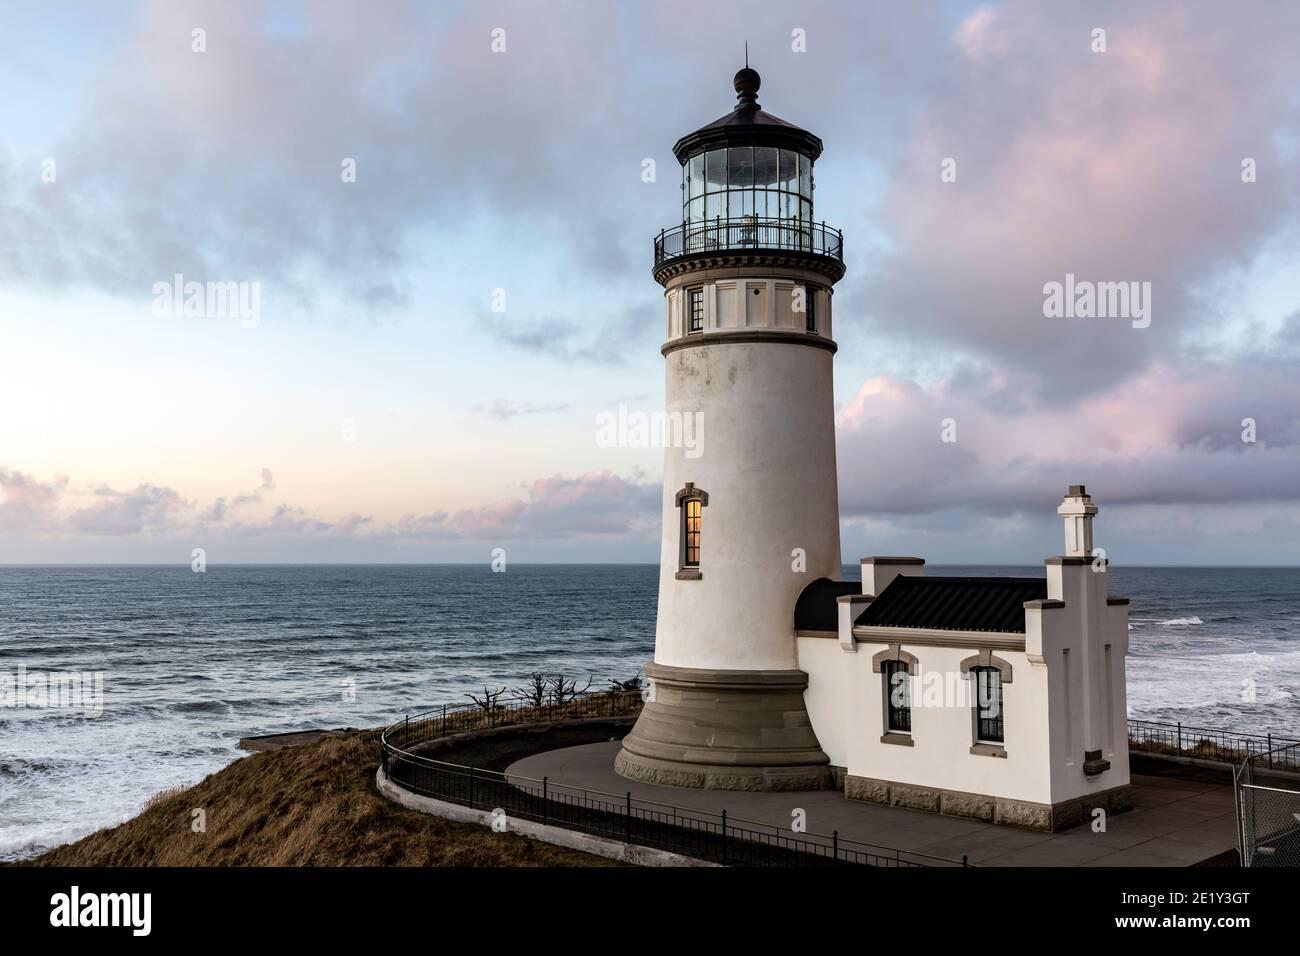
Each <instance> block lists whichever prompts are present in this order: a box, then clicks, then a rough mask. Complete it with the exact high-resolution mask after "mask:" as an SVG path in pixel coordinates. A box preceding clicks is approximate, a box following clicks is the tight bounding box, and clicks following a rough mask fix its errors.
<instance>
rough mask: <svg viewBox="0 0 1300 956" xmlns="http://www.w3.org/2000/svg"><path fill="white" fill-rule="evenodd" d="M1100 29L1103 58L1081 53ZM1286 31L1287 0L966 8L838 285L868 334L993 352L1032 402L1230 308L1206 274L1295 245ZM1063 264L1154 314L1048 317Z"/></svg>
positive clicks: (1088, 380) (1290, 13)
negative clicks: (869, 250) (870, 250)
mask: <svg viewBox="0 0 1300 956" xmlns="http://www.w3.org/2000/svg"><path fill="white" fill-rule="evenodd" d="M1098 24H1104V25H1105V27H1106V30H1107V39H1108V45H1107V51H1106V52H1105V53H1094V52H1092V50H1091V48H1090V43H1091V31H1092V28H1093V27H1094V26H1096V25H1098ZM1297 32H1300V8H1296V7H1286V8H1280V7H1270V8H1269V15H1268V16H1238V15H1236V14H1234V13H1232V12H1230V11H1228V10H1226V9H1225V8H1223V7H1221V6H1218V5H1216V4H1203V3H1188V4H1178V5H1176V6H1168V5H1165V6H1161V5H1145V4H1139V5H1131V4H1125V5H1116V6H1109V7H1108V8H1107V10H1106V13H1105V15H1104V16H1102V15H1100V14H1099V12H1098V11H1097V10H1095V9H1094V8H1093V7H1092V6H1091V5H1090V6H1088V7H1087V8H1083V7H1078V8H1075V7H1068V6H1060V5H1051V6H1045V5H1042V4H1037V3H1029V2H1022V0H1011V2H1008V3H1006V4H1003V5H1000V6H999V7H998V8H996V9H994V8H992V7H989V6H982V7H980V8H979V9H977V10H976V11H974V12H973V13H972V14H970V15H969V16H968V17H967V18H966V20H965V21H964V22H963V23H962V24H961V25H960V26H959V27H958V28H957V30H956V32H955V40H954V42H955V49H956V53H957V55H956V56H955V57H954V58H951V59H950V60H949V62H948V67H949V68H948V70H947V71H945V73H944V83H943V85H942V86H941V87H940V88H939V89H938V90H936V91H935V95H934V96H933V97H932V98H931V99H929V100H928V101H927V103H926V104H925V106H924V108H923V109H922V110H921V111H919V113H918V118H917V120H916V122H915V125H914V128H913V129H912V131H911V133H910V135H909V137H908V141H907V143H906V145H905V147H904V149H903V152H902V154H901V155H900V157H899V158H898V160H897V162H896V164H895V166H894V168H893V169H892V170H891V175H890V179H889V183H888V186H887V188H886V190H885V193H884V196H883V199H882V202H881V204H880V207H879V209H878V210H876V212H877V219H876V222H877V225H878V227H879V229H880V230H881V231H882V232H883V233H884V234H885V237H886V248H885V250H884V253H883V254H882V255H880V256H878V257H877V258H876V259H875V261H874V262H873V263H871V265H870V266H869V269H868V272H867V274H866V276H865V278H864V279H863V280H862V287H861V289H859V290H858V291H857V294H859V295H860V296H861V301H863V302H866V303H868V304H869V306H868V308H869V310H870V312H871V315H872V318H873V320H874V328H873V334H874V333H879V334H880V335H882V336H885V337H887V338H896V339H901V340H904V341H907V342H915V343H921V344H922V347H923V348H924V349H925V351H926V352H927V353H928V354H929V355H930V356H934V355H935V353H938V354H939V355H942V356H944V357H948V358H952V357H956V356H964V357H965V358H967V359H974V360H979V361H983V362H987V363H991V364H993V365H995V366H996V367H997V368H998V369H999V370H1000V371H1001V372H1002V373H1004V374H1007V375H1014V376H1016V377H1017V378H1022V379H1025V380H1027V381H1028V383H1029V384H1031V385H1032V386H1033V388H1032V390H1030V391H1029V393H1028V394H1029V395H1030V396H1031V397H1033V398H1035V399H1036V400H1039V401H1045V402H1049V403H1067V402H1070V401H1073V400H1075V399H1076V398H1077V397H1079V396H1082V395H1088V394H1093V393H1096V392H1099V391H1102V390H1106V389H1110V388H1112V387H1114V386H1115V385H1116V384H1117V383H1121V382H1124V381H1126V380H1128V379H1131V378H1133V377H1135V376H1139V375H1142V374H1144V373H1145V370H1146V369H1147V368H1148V367H1149V366H1150V364H1151V363H1152V362H1154V361H1156V360H1157V359H1168V358H1169V357H1170V356H1173V355H1177V354H1180V353H1181V352H1183V351H1184V350H1185V348H1186V347H1187V343H1188V341H1189V338H1190V337H1192V336H1195V335H1196V334H1197V333H1199V332H1201V331H1202V330H1204V329H1206V328H1207V327H1209V328H1213V327H1214V326H1216V325H1218V324H1221V323H1222V322H1223V320H1224V318H1223V313H1224V311H1225V309H1230V308H1231V307H1232V303H1230V302H1229V303H1225V302H1222V301H1220V300H1219V299H1218V297H1217V296H1216V295H1215V292H1216V291H1217V285H1218V280H1220V279H1222V278H1223V277H1225V276H1229V275H1231V274H1233V273H1234V272H1235V271H1237V270H1240V269H1242V268H1244V267H1246V266H1247V265H1248V264H1249V263H1251V262H1252V261H1254V260H1255V259H1256V258H1257V257H1258V256H1261V255H1263V254H1264V253H1265V252H1266V251H1274V252H1277V251H1278V250H1289V254H1290V256H1291V258H1294V257H1295V255H1296V254H1300V243H1297V242H1296V238H1297V236H1296V230H1295V222H1296V211H1297V209H1298V208H1300V167H1297V165H1296V164H1295V163H1294V162H1293V161H1292V157H1291V154H1290V152H1289V151H1288V147H1287V146H1286V144H1287V143H1294V142H1296V140H1297V138H1298V137H1300V101H1298V100H1297V98H1296V96H1295V90H1296V88H1297V86H1298V85H1300V60H1298V59H1297V58H1296V57H1295V56H1294V55H1292V53H1290V52H1288V51H1290V50H1291V48H1292V46H1293V43H1292V40H1293V38H1294V36H1296V35H1297ZM1246 156H1249V157H1253V158H1254V159H1255V160H1256V161H1257V163H1258V168H1259V176H1258V181H1257V182H1255V183H1251V184H1247V183H1243V182H1242V179H1241V164H1242V159H1243V157H1246ZM949 157H951V158H952V159H954V160H955V161H956V169H957V181H956V182H952V183H945V182H942V181H941V178H940V175H939V173H940V164H941V162H942V161H943V160H944V159H945V158H949ZM1279 254H1284V253H1279ZM1067 273H1073V274H1074V275H1076V276H1077V277H1078V278H1080V279H1087V280H1092V281H1144V282H1150V283H1151V284H1152V298H1153V315H1152V325H1151V327H1150V328H1149V329H1134V328H1132V327H1131V325H1130V323H1129V322H1127V321H1123V320H1119V321H1117V320H1102V319H1074V320H1070V319H1048V318H1045V317H1044V316H1043V310H1042V306H1043V286H1044V284H1045V283H1048V282H1052V281H1063V280H1064V278H1065V276H1066V274H1067ZM854 281H856V280H854ZM840 327H841V328H843V321H842V320H841V322H840Z"/></svg>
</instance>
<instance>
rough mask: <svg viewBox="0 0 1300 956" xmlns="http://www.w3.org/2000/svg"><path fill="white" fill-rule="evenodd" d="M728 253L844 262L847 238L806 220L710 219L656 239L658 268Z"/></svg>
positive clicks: (667, 232)
mask: <svg viewBox="0 0 1300 956" xmlns="http://www.w3.org/2000/svg"><path fill="white" fill-rule="evenodd" d="M728 249H745V250H762V249H779V250H783V251H791V252H811V253H815V254H817V255H822V256H830V257H831V258H832V259H838V260H840V261H841V262H843V261H844V234H843V233H842V232H840V230H838V229H833V228H829V227H828V226H827V225H826V223H824V222H823V223H815V222H808V221H807V220H803V219H760V218H758V217H756V216H744V217H742V218H740V219H721V218H718V219H710V220H707V221H705V222H689V223H682V225H680V226H678V227H677V228H675V229H665V230H663V231H662V232H660V233H659V235H657V236H655V265H659V264H660V263H661V262H665V261H667V260H669V259H676V258H677V257H678V256H688V255H692V254H694V253H698V252H717V251H722V250H728Z"/></svg>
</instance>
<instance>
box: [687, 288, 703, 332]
mask: <svg viewBox="0 0 1300 956" xmlns="http://www.w3.org/2000/svg"><path fill="white" fill-rule="evenodd" d="M697 297H698V302H699V304H700V325H699V327H698V328H696V327H695V303H696V301H697ZM685 319H686V334H687V335H696V334H698V333H700V332H703V331H704V286H700V285H697V286H692V287H691V288H689V289H687V290H686V312H685Z"/></svg>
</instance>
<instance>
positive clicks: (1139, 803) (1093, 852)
mask: <svg viewBox="0 0 1300 956" xmlns="http://www.w3.org/2000/svg"><path fill="white" fill-rule="evenodd" d="M621 746H622V744H621V742H620V741H617V740H611V741H604V742H601V743H596V744H583V745H581V746H577V747H565V748H563V749H560V750H551V751H547V752H545V753H540V754H534V755H533V756H531V757H525V758H523V759H522V760H518V761H516V762H515V763H513V764H511V765H510V767H509V768H508V769H507V771H506V773H507V775H516V776H519V777H529V778H532V779H534V780H540V779H542V778H543V777H546V778H548V780H549V781H550V783H551V784H552V785H562V784H568V785H569V786H574V787H584V788H586V789H589V790H601V791H604V792H605V793H610V794H617V795H620V796H621V795H623V794H626V793H627V792H628V791H631V793H632V796H633V797H635V798H637V799H640V800H649V801H655V802H658V803H663V804H670V805H674V806H677V807H684V808H687V809H694V810H699V811H702V812H708V813H721V812H722V811H723V810H726V811H727V813H728V816H729V817H730V818H731V819H736V820H739V819H742V818H743V819H746V820H751V821H755V822H759V823H765V824H769V825H772V826H776V827H782V828H788V827H789V826H790V824H791V821H792V820H793V819H794V813H795V811H796V810H800V809H802V810H803V811H805V813H806V827H807V830H808V831H810V832H814V833H830V832H832V831H833V830H838V831H839V835H840V838H841V839H846V840H857V841H859V842H862V843H875V844H880V845H883V846H889V847H896V848H898V849H901V850H907V851H912V852H915V853H925V854H930V855H933V856H942V857H948V858H952V859H961V857H962V856H967V857H969V859H970V862H971V863H973V864H976V865H979V866H1190V865H1192V864H1194V863H1199V862H1201V861H1202V860H1206V859H1208V858H1210V857H1213V856H1216V855H1218V854H1220V853H1223V852H1225V851H1227V850H1232V849H1233V848H1234V847H1235V846H1236V816H1235V811H1234V807H1233V797H1232V787H1231V786H1230V785H1225V784H1222V783H1216V782H1213V781H1212V780H1211V779H1208V778H1207V775H1205V774H1197V773H1194V772H1191V773H1182V772H1174V773H1171V774H1169V775H1162V776H1152V775H1146V774H1139V773H1134V774H1132V784H1133V809H1132V810H1131V811H1129V812H1128V813H1121V814H1116V815H1115V816H1113V817H1111V818H1110V820H1109V821H1108V830H1107V832H1106V833H1093V832H1092V830H1091V829H1090V828H1089V827H1087V826H1080V827H1075V828H1074V829H1072V830H1066V831H1064V832H1062V833H1043V832H1040V831H1037V830H1022V829H1019V828H1016V827H1009V826H999V825H995V824H991V823H982V822H980V821H978V820H963V819H961V818H959V817H945V816H941V815H939V814H936V813H924V812H922V811H919V810H904V809H902V808H900V807H885V806H881V805H879V804H874V803H865V802H863V801H859V800H845V799H844V797H843V796H842V795H841V794H840V793H839V792H837V791H834V790H804V791H790V792H763V793H757V792H748V791H719V790H688V789H684V788H680V787H661V786H657V785H655V784H649V783H642V782H641V781H637V780H628V779H627V778H625V777H621V776H619V775H618V774H617V773H615V772H614V757H615V755H616V754H617V753H618V751H619V748H620V747H621Z"/></svg>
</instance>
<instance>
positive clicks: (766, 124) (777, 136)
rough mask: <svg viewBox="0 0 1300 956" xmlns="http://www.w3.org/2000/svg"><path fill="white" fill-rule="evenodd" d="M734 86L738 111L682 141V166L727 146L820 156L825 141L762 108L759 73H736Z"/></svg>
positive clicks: (676, 149) (679, 152) (679, 143)
mask: <svg viewBox="0 0 1300 956" xmlns="http://www.w3.org/2000/svg"><path fill="white" fill-rule="evenodd" d="M733 83H734V85H735V88H736V100H737V102H736V107H735V109H733V110H732V111H731V112H730V113H728V114H727V115H726V116H722V117H719V118H718V119H716V120H714V121H713V122H712V123H710V124H709V125H708V126H701V127H700V128H699V129H697V130H696V131H695V132H694V133H689V134H687V135H686V136H683V137H682V138H681V139H679V140H678V141H677V144H676V145H675V146H673V154H674V155H675V156H676V157H677V161H678V162H679V163H684V162H686V160H688V159H690V158H691V157H692V156H694V155H696V154H697V153H702V152H704V151H705V150H709V149H720V148H722V147H724V146H779V147H781V148H783V149H793V150H795V151H796V152H799V153H803V155H805V156H807V157H808V158H809V159H813V160H815V159H817V157H818V156H820V155H821V153H822V141H821V139H820V138H819V137H817V136H814V135H813V134H812V133H810V132H808V131H807V130H806V129H800V128H799V127H798V126H795V125H794V124H793V123H787V122H786V121H785V120H783V119H781V118H780V117H779V116H773V115H772V114H771V113H768V112H766V111H764V110H763V109H761V108H760V107H759V105H758V88H759V86H760V85H761V84H762V78H761V77H760V76H759V75H758V71H757V70H752V69H750V68H749V67H748V66H746V67H744V68H743V69H742V70H740V71H739V72H738V73H737V74H736V76H735V79H734V81H733Z"/></svg>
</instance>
